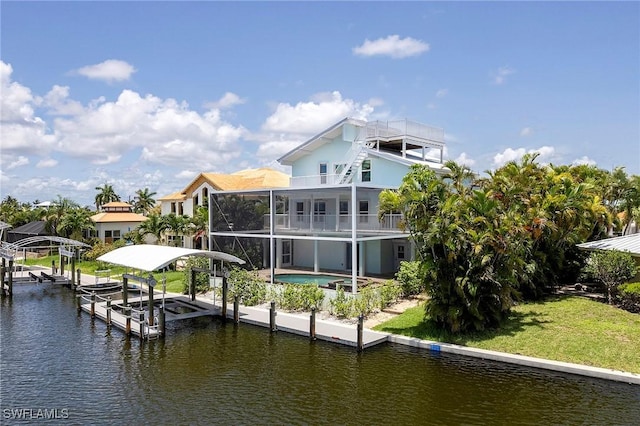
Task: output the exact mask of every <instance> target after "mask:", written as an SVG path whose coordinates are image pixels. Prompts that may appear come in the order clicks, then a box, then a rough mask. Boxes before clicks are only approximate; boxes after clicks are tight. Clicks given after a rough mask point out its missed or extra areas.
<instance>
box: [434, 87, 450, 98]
mask: <svg viewBox="0 0 640 426" xmlns="http://www.w3.org/2000/svg"><path fill="white" fill-rule="evenodd" d="M448 94H449V90H448V89H440V90H438V91H437V92H436V98H444V97H445V96H447V95H448Z"/></svg>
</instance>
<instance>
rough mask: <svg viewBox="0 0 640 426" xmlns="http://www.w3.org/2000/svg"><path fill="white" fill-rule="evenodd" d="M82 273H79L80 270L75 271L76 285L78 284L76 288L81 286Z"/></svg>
mask: <svg viewBox="0 0 640 426" xmlns="http://www.w3.org/2000/svg"><path fill="white" fill-rule="evenodd" d="M81 278H82V272H81V271H80V268H78V270H77V271H76V283H78V287H80V286H81V285H82V280H81Z"/></svg>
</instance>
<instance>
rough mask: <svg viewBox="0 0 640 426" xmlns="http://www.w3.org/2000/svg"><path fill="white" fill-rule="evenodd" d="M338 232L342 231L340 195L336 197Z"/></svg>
mask: <svg viewBox="0 0 640 426" xmlns="http://www.w3.org/2000/svg"><path fill="white" fill-rule="evenodd" d="M335 217H336V231H338V230H339V229H340V194H338V195H336V214H335Z"/></svg>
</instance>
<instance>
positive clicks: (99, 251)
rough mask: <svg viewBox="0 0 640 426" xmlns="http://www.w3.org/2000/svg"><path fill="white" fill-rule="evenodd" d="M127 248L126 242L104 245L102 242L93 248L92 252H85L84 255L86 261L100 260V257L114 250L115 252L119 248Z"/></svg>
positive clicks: (119, 241) (120, 241)
mask: <svg viewBox="0 0 640 426" xmlns="http://www.w3.org/2000/svg"><path fill="white" fill-rule="evenodd" d="M124 246H125V241H124V240H118V241H116V242H114V243H104V242H102V241H98V242H97V243H96V244H95V245H94V246H93V247H92V248H91V250H89V251H87V252H85V253H84V254H83V258H84V260H89V261H91V260H96V259H97V258H99V257H100V256H102V255H103V254H107V253H109V252H110V251H112V250H115V249H117V248H120V247H124Z"/></svg>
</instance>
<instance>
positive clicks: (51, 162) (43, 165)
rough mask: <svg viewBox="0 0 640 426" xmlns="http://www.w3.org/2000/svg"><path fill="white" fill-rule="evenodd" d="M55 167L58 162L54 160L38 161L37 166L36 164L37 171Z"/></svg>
mask: <svg viewBox="0 0 640 426" xmlns="http://www.w3.org/2000/svg"><path fill="white" fill-rule="evenodd" d="M57 165H58V160H55V159H53V158H47V159H45V160H40V161H38V164H36V167H37V168H39V169H44V168H49V167H55V166H57Z"/></svg>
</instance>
